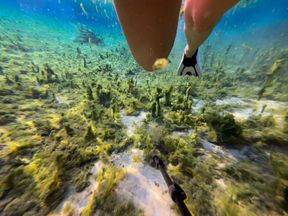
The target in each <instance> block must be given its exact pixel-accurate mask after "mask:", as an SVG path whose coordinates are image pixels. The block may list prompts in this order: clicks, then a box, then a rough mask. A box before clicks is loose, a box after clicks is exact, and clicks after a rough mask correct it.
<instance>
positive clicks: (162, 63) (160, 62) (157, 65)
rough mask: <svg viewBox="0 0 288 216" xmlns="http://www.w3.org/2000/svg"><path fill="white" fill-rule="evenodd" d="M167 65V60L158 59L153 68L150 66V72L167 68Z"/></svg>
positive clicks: (168, 61)
mask: <svg viewBox="0 0 288 216" xmlns="http://www.w3.org/2000/svg"><path fill="white" fill-rule="evenodd" d="M169 63H170V60H169V59H167V58H159V59H157V60H156V61H155V62H154V64H153V66H152V70H153V71H156V70H161V69H164V68H166V67H167V66H168V64H169Z"/></svg>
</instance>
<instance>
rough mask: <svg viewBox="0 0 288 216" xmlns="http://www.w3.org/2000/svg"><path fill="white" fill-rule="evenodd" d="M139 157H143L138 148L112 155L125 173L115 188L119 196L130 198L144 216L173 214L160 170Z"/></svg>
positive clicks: (115, 162)
mask: <svg viewBox="0 0 288 216" xmlns="http://www.w3.org/2000/svg"><path fill="white" fill-rule="evenodd" d="M139 158H140V159H142V158H143V151H141V150H138V149H130V150H129V151H126V152H123V153H121V154H118V155H114V157H113V163H114V164H115V165H116V166H119V167H122V168H123V169H124V170H125V172H126V173H127V175H126V177H125V178H124V180H123V181H122V182H120V184H119V186H118V188H117V189H116V192H117V194H118V196H119V198H120V199H126V200H131V201H132V202H133V203H134V205H135V206H136V207H138V208H140V209H142V210H143V211H144V214H145V215H146V216H162V215H168V216H169V215H175V213H174V212H173V211H172V210H171V206H172V204H173V202H172V200H171V198H170V197H169V194H168V190H167V189H168V188H167V186H166V183H165V181H164V179H163V177H162V175H161V173H160V171H159V170H157V169H155V168H153V167H151V166H148V165H145V164H143V163H141V162H139Z"/></svg>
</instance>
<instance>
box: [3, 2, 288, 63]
mask: <svg viewBox="0 0 288 216" xmlns="http://www.w3.org/2000/svg"><path fill="white" fill-rule="evenodd" d="M93 2H96V3H93ZM80 3H83V5H84V8H85V10H86V11H87V13H88V16H87V15H85V14H84V13H83V11H82V9H81V7H80ZM0 8H1V9H0V16H1V17H3V18H7V17H10V18H11V19H12V20H14V21H15V22H17V21H20V20H24V19H26V18H29V19H32V20H34V21H36V20H37V21H41V22H42V25H47V26H50V27H51V31H55V30H56V31H59V32H62V31H64V32H66V33H67V34H66V40H69V39H71V37H73V35H72V32H73V29H71V27H72V28H73V25H75V24H78V23H82V24H85V25H87V26H89V27H90V28H91V29H93V30H94V31H95V32H97V35H99V36H100V37H102V38H104V40H105V39H106V40H107V43H106V45H107V46H109V47H113V46H117V45H118V44H119V43H121V44H122V43H123V44H125V38H124V36H123V34H122V31H121V27H120V25H119V22H118V19H117V15H116V13H115V10H114V7H113V3H112V1H104V0H100V1H91V0H83V1H79V0H11V1H7V0H1V1H0ZM12 11H13V13H11V12H12ZM27 27H28V26H23V27H22V30H25V28H27ZM32 31H33V30H32ZM34 31H35V32H37V28H35V29H34ZM48 31H49V30H48ZM68 32H70V37H69V33H68ZM31 33H33V32H31ZM47 34H49V32H47ZM219 40H220V41H219ZM287 41H288V2H287V0H278V1H273V0H258V1H251V3H248V4H247V5H246V6H245V5H244V4H242V3H240V4H239V5H238V6H237V7H235V8H234V9H232V10H230V11H229V12H228V13H226V14H225V15H224V17H223V19H222V20H221V22H220V23H219V24H218V26H217V27H216V29H215V31H214V32H213V34H212V35H211V36H210V38H209V40H208V41H207V42H206V45H207V44H209V45H210V46H212V48H213V51H215V52H216V53H218V52H221V50H222V49H225V47H227V46H229V45H234V46H238V45H241V44H243V43H245V44H246V45H247V46H249V47H252V48H269V47H273V46H274V47H275V44H277V46H281V47H282V48H283V47H287V44H288V43H287ZM184 45H185V37H184V34H183V20H182V19H180V24H179V31H178V37H177V38H176V43H175V46H174V50H173V52H174V54H175V55H172V56H176V57H175V61H177V59H178V58H179V56H180V55H181V52H182V50H183V47H184ZM172 58H173V57H172ZM175 65H176V63H175Z"/></svg>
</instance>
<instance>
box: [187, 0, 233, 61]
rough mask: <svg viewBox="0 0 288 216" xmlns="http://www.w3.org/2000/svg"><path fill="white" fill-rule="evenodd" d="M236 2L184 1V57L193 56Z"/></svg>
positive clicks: (231, 0)
mask: <svg viewBox="0 0 288 216" xmlns="http://www.w3.org/2000/svg"><path fill="white" fill-rule="evenodd" d="M238 2H239V0H222V1H217V0H201V1H199V0H186V2H185V10H184V16H185V34H186V38H187V46H186V49H185V55H186V56H187V57H192V56H193V54H194V53H195V52H196V50H197V49H198V47H199V46H200V45H201V44H202V43H203V42H204V41H205V40H206V39H207V38H208V36H209V35H210V34H211V32H212V30H213V29H214V27H215V26H216V24H217V23H218V22H219V20H220V19H221V17H222V16H223V15H224V13H225V12H226V11H227V10H229V9H230V8H232V7H233V6H234V5H235V4H236V3H238Z"/></svg>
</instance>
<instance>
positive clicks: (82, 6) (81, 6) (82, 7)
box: [80, 2, 88, 17]
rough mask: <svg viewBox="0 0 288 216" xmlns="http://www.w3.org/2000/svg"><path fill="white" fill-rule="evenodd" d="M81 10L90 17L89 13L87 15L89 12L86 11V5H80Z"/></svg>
mask: <svg viewBox="0 0 288 216" xmlns="http://www.w3.org/2000/svg"><path fill="white" fill-rule="evenodd" d="M80 8H81V9H82V12H83V13H84V14H85V15H86V16H87V17H88V13H87V11H86V10H85V8H84V5H83V3H82V2H81V3H80Z"/></svg>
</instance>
